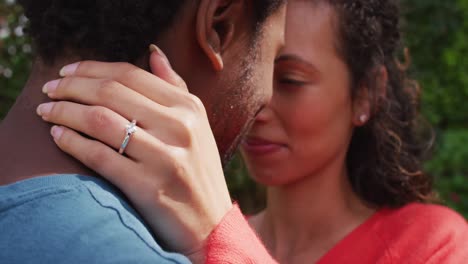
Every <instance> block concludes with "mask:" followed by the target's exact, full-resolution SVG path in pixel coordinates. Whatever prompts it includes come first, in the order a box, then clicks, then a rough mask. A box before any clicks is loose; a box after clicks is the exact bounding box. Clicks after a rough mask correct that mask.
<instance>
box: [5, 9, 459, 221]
mask: <svg viewBox="0 0 468 264" xmlns="http://www.w3.org/2000/svg"><path fill="white" fill-rule="evenodd" d="M38 1H39V0H38ZM402 4H403V7H404V14H403V18H404V28H403V29H404V32H405V45H406V46H407V47H408V48H409V50H410V53H411V58H412V67H411V68H410V70H411V73H412V75H413V76H414V77H415V78H416V79H417V80H418V81H419V82H420V84H421V87H422V89H423V101H422V110H423V113H424V115H425V116H426V117H427V118H428V120H429V121H430V122H431V123H432V124H433V125H434V126H435V130H436V132H437V136H438V139H437V142H436V143H437V145H436V149H435V150H436V151H435V153H434V156H433V159H432V160H431V161H429V162H428V163H427V164H426V170H427V171H428V172H429V173H430V174H431V175H433V176H434V178H435V180H436V187H437V190H438V191H439V192H440V195H441V197H442V199H443V200H444V201H445V202H446V203H447V204H448V205H449V206H451V207H453V208H455V209H456V210H458V211H459V212H461V213H462V214H464V215H465V216H466V217H468V104H467V103H465V102H467V101H468V75H467V73H468V60H466V59H465V55H467V54H468V20H467V19H465V18H466V17H468V0H453V1H440V0H402ZM21 14H22V13H21V9H20V8H19V7H18V6H17V5H15V4H14V1H5V0H0V48H1V49H0V118H1V117H2V116H4V115H5V114H6V111H7V110H8V109H9V108H10V107H11V105H12V103H13V101H14V98H16V96H17V95H18V93H19V92H20V89H21V88H22V87H23V85H24V83H25V81H26V78H27V73H28V72H29V69H30V67H31V62H30V61H31V53H30V50H31V46H30V44H29V43H30V40H29V39H28V38H27V37H25V36H24V35H22V34H21V33H22V32H21V28H22V27H23V26H24V24H25V22H26V20H25V18H24V17H23V16H22V15H21ZM228 182H229V185H230V189H231V191H232V194H233V197H234V198H235V199H236V200H238V201H239V203H241V205H242V207H243V208H244V209H246V210H247V211H248V212H252V211H254V210H257V209H259V208H261V206H262V205H263V204H264V199H263V194H264V190H263V189H262V188H261V187H258V186H257V185H255V184H254V183H253V181H252V180H250V179H249V177H248V176H247V171H246V169H245V167H244V166H243V165H242V162H241V160H240V158H239V157H236V158H235V160H234V162H233V163H231V165H230V169H229V172H228Z"/></svg>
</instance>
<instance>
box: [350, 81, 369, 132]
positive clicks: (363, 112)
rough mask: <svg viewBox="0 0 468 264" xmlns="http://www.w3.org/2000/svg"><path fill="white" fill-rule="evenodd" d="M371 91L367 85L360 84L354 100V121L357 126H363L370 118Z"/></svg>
mask: <svg viewBox="0 0 468 264" xmlns="http://www.w3.org/2000/svg"><path fill="white" fill-rule="evenodd" d="M370 100H371V98H370V93H369V89H368V88H367V87H365V86H360V87H359V91H358V92H357V94H356V96H355V99H354V102H353V123H354V125H355V126H363V125H365V124H366V123H367V121H369V119H370V112H371V111H370V108H371V104H370V102H371V101H370Z"/></svg>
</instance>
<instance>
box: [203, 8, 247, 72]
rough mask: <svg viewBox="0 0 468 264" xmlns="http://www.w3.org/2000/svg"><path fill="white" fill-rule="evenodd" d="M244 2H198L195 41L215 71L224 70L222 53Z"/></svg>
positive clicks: (231, 36)
mask: <svg viewBox="0 0 468 264" xmlns="http://www.w3.org/2000/svg"><path fill="white" fill-rule="evenodd" d="M245 4H246V3H245V0H200V4H199V9H198V12H197V18H196V21H197V25H196V27H197V29H196V30H197V31H196V32H197V40H198V43H199V45H200V47H201V48H202V50H203V51H204V52H205V54H206V55H207V57H208V59H209V60H210V61H211V63H212V64H213V68H214V69H215V71H221V70H223V68H224V62H223V58H222V56H221V55H222V52H223V51H224V50H225V49H226V48H227V47H228V46H229V45H230V44H231V42H232V40H233V36H234V32H235V30H238V29H237V28H236V25H237V23H238V21H239V19H238V18H239V16H240V15H242V14H243V13H244V12H245V11H244V9H245V7H246V6H245Z"/></svg>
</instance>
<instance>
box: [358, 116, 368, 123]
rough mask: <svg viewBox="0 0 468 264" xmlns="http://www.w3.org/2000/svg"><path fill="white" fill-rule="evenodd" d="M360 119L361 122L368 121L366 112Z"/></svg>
mask: <svg viewBox="0 0 468 264" xmlns="http://www.w3.org/2000/svg"><path fill="white" fill-rule="evenodd" d="M359 121H361V123H363V124H364V123H366V121H367V115H365V114H362V115H361V116H360V117H359Z"/></svg>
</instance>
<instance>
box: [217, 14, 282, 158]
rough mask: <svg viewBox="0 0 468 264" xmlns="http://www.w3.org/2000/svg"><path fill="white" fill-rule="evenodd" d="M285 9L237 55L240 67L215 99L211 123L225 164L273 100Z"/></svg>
mask: <svg viewBox="0 0 468 264" xmlns="http://www.w3.org/2000/svg"><path fill="white" fill-rule="evenodd" d="M285 10H286V8H285V7H283V8H282V9H280V10H278V11H277V12H276V13H275V14H273V15H272V16H270V17H269V18H268V19H267V21H266V22H265V24H264V25H263V29H262V31H263V32H261V33H259V34H260V35H259V36H258V38H257V39H256V41H255V43H254V45H253V46H252V47H250V50H247V52H246V54H245V55H244V56H240V54H238V55H237V56H233V57H232V58H230V60H231V63H233V64H234V65H235V66H237V69H236V68H235V67H233V68H234V69H233V70H230V71H226V72H224V73H223V74H224V75H226V82H225V84H221V85H220V86H219V93H218V94H217V95H215V96H213V97H212V99H213V100H214V101H213V104H212V111H211V112H208V113H209V114H211V116H210V119H211V120H210V121H211V122H210V123H211V126H212V129H213V132H214V135H215V138H216V141H217V143H218V149H219V152H220V154H221V158H222V161H223V164H224V165H226V163H227V162H228V161H229V160H230V158H231V156H232V154H233V153H234V152H235V150H236V149H237V147H238V145H239V143H240V142H241V140H242V139H243V136H244V134H245V133H246V132H247V130H248V129H249V127H250V125H251V123H252V122H253V120H254V117H255V116H256V114H257V113H258V112H259V111H260V110H261V108H262V107H263V106H265V105H266V104H267V103H268V102H269V101H270V99H271V95H272V92H273V89H272V87H273V71H274V61H275V58H276V56H277V54H278V52H279V50H280V49H281V48H282V46H283V45H284V27H285V13H286V12H285Z"/></svg>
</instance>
